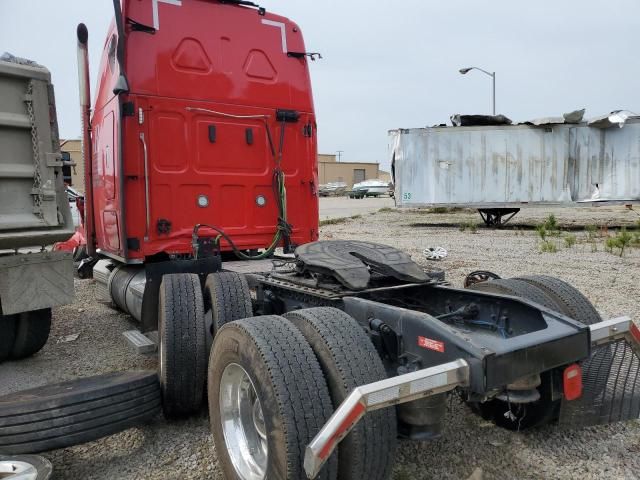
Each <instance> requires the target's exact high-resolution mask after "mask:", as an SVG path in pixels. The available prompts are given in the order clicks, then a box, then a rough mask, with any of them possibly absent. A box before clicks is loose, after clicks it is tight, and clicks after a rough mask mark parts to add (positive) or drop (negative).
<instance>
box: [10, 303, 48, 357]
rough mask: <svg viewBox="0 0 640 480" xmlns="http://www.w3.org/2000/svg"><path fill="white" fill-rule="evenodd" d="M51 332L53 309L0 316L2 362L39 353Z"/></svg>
mask: <svg viewBox="0 0 640 480" xmlns="http://www.w3.org/2000/svg"><path fill="white" fill-rule="evenodd" d="M50 332H51V309H50V308H45V309H42V310H34V311H31V312H22V313H18V314H16V315H0V362H2V361H4V360H8V359H11V360H20V359H23V358H27V357H30V356H32V355H35V354H36V353H38V352H39V351H40V350H41V349H42V347H44V346H45V344H46V343H47V340H48V339H49V333H50Z"/></svg>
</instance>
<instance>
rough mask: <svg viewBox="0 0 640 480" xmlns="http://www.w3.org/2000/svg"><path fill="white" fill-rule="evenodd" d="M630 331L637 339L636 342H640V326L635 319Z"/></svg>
mask: <svg viewBox="0 0 640 480" xmlns="http://www.w3.org/2000/svg"><path fill="white" fill-rule="evenodd" d="M629 331H630V332H631V336H632V337H633V338H635V339H636V342H638V343H640V328H638V326H637V325H636V324H635V323H633V321H632V322H631V328H629Z"/></svg>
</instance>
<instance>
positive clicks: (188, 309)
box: [158, 273, 207, 418]
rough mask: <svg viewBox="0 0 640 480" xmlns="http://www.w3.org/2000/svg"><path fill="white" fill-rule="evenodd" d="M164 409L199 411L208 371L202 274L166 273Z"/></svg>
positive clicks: (161, 307)
mask: <svg viewBox="0 0 640 480" xmlns="http://www.w3.org/2000/svg"><path fill="white" fill-rule="evenodd" d="M158 328H159V332H158V333H159V335H158V336H159V341H160V346H159V358H158V369H159V372H158V373H159V377H160V389H161V391H162V409H163V411H164V414H165V416H166V417H168V418H178V417H184V416H187V415H191V414H193V413H196V412H198V410H200V408H201V406H202V402H203V394H204V386H205V381H206V371H207V346H206V338H205V335H206V332H205V323H204V305H203V300H202V290H201V287H200V278H199V277H198V275H196V274H190V273H177V274H170V275H165V276H164V277H162V283H161V285H160V297H159V301H158Z"/></svg>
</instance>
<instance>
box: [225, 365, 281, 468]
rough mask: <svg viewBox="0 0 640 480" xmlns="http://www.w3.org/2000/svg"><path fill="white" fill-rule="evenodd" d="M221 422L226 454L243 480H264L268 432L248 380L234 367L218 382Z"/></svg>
mask: <svg viewBox="0 0 640 480" xmlns="http://www.w3.org/2000/svg"><path fill="white" fill-rule="evenodd" d="M220 421H221V422H222V432H223V434H224V441H225V444H226V447H227V452H228V454H229V457H230V458H231V462H232V463H233V467H234V469H235V470H236V473H237V474H238V476H239V477H240V478H241V479H242V480H263V479H265V478H266V473H267V460H268V453H269V450H268V444H267V430H266V424H265V421H264V414H263V412H262V405H261V404H260V399H259V398H258V395H257V393H256V389H255V387H254V386H253V382H252V381H251V377H249V374H248V373H247V372H246V371H245V369H244V368H242V367H241V366H240V365H238V364H236V363H231V364H229V365H227V367H226V368H225V369H224V372H223V373H222V379H221V381H220Z"/></svg>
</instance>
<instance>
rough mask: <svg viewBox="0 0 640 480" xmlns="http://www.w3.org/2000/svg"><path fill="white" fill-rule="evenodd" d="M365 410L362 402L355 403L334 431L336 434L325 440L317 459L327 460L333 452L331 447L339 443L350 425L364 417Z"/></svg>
mask: <svg viewBox="0 0 640 480" xmlns="http://www.w3.org/2000/svg"><path fill="white" fill-rule="evenodd" d="M365 410H366V408H365V406H364V404H363V403H362V402H358V403H356V405H355V406H354V407H353V408H352V409H351V411H350V412H349V415H347V416H346V418H345V419H344V420H343V421H342V423H341V424H340V427H338V430H336V433H335V434H334V435H333V436H332V437H331V438H329V439H328V440H327V443H326V444H325V445H324V446H323V447H322V450H320V453H319V454H318V457H319V458H320V459H321V460H326V459H327V457H328V456H329V454H330V453H331V451H332V450H333V446H334V445H335V444H336V443H337V442H338V441H340V439H341V437H342V435H343V434H344V432H346V431H347V430H348V429H349V428H350V427H351V425H353V424H354V423H355V422H356V421H358V419H359V418H360V417H361V416H362V415H364V413H365Z"/></svg>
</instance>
